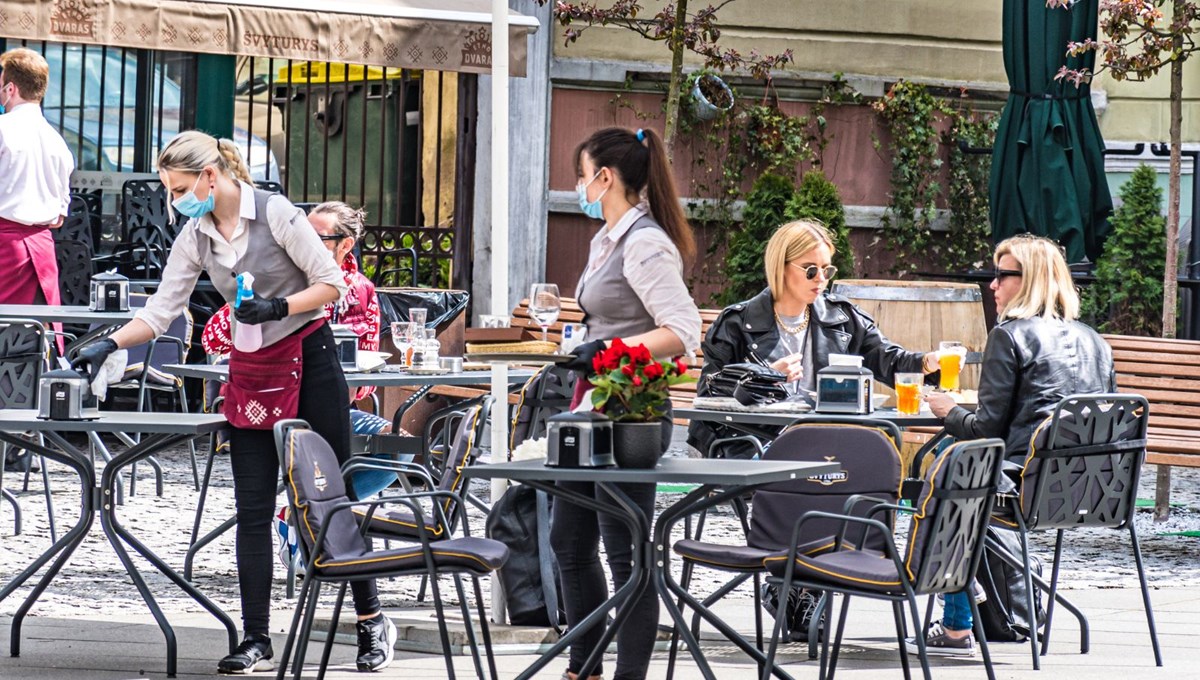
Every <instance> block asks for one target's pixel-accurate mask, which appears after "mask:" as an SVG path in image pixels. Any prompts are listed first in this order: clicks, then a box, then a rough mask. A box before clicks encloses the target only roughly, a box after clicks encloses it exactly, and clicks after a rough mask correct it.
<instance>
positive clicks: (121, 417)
mask: <svg viewBox="0 0 1200 680" xmlns="http://www.w3.org/2000/svg"><path fill="white" fill-rule="evenodd" d="M223 427H226V422H225V418H224V417H223V416H220V415H207V414H194V413H192V414H187V413H183V414H181V413H125V412H112V413H104V414H102V415H101V416H100V417H99V418H98V419H96V420H78V421H61V420H57V421H48V420H39V419H38V418H37V412H36V411H34V410H8V411H0V441H3V442H5V443H7V444H10V445H13V446H19V447H21V448H24V449H27V450H29V451H31V452H33V453H36V454H38V455H41V456H45V457H46V458H49V459H50V460H53V461H56V462H59V463H62V464H63V465H66V466H67V467H69V468H71V469H72V470H74V471H75V473H76V474H77V475H79V482H80V485H81V493H80V503H81V507H80V513H79V521H78V522H77V523H76V524H75V526H73V527H71V529H70V530H69V531H67V532H66V533H65V534H63V536H62V537H61V538H59V539H58V540H57V541H55V542H54V543H53V544H52V545H51V546H50V548H49V549H47V550H46V552H44V553H42V555H41V556H39V557H38V558H37V559H36V560H34V562H33V564H31V565H29V566H28V567H26V568H25V570H24V571H22V572H21V573H20V574H18V575H17V576H16V577H15V578H14V579H13V580H12V581H10V582H9V583H8V584H7V585H5V586H4V589H3V590H0V601H3V600H4V599H5V598H6V597H8V596H9V595H10V594H12V592H13V591H15V590H16V589H17V588H19V587H21V585H22V584H24V583H25V582H26V581H28V580H29V579H30V578H31V577H32V576H33V575H34V574H36V573H37V572H38V571H39V570H40V569H41V568H42V567H43V566H45V565H46V564H47V563H48V562H50V561H51V560H54V563H53V564H51V565H50V567H49V568H48V569H47V570H46V572H45V574H43V575H42V578H41V580H39V581H38V582H37V585H35V586H34V588H33V590H32V592H30V593H29V596H28V597H26V598H25V602H24V603H23V604H22V605H21V607H20V608H19V609H18V610H17V613H16V614H15V615H13V619H12V628H11V642H10V649H11V653H12V655H13V656H20V651H21V623H22V621H23V620H24V619H25V615H26V614H27V613H28V612H29V610H30V609H31V608H32V607H33V605H34V604H35V603H36V602H37V600H38V598H39V597H41V594H42V593H43V592H44V591H45V590H46V588H47V586H49V585H50V582H51V581H53V580H54V577H55V576H57V575H58V573H59V571H60V570H61V569H62V567H63V565H65V564H66V563H67V561H68V560H69V559H70V558H71V555H72V554H73V553H74V552H75V550H76V548H78V547H79V544H80V543H82V542H83V539H84V537H85V536H87V534H88V532H89V531H90V530H91V528H92V524H93V521H94V519H95V515H96V513H97V512H99V513H100V524H101V527H102V529H103V531H104V535H105V537H106V538H107V539H108V542H109V543H110V544H111V545H112V548H113V552H115V553H116V554H117V558H118V559H120V560H121V564H122V565H124V567H125V571H126V572H128V573H129V577H130V578H131V579H132V580H133V584H134V586H136V587H137V589H138V592H139V593H140V594H141V596H142V600H143V601H145V603H146V606H147V607H148V608H149V609H150V613H151V614H152V615H153V616H154V620H155V621H156V622H157V623H158V627H159V628H160V629H162V632H163V636H164V637H165V638H166V642H167V676H168V677H175V671H176V656H177V644H176V640H175V631H174V629H173V628H172V627H171V624H170V622H168V621H167V619H166V616H164V615H163V612H162V609H161V608H160V607H159V606H158V602H157V601H156V600H155V599H154V595H153V594H152V593H151V592H150V589H149V588H148V587H147V586H146V582H145V580H144V579H143V578H142V575H141V573H139V572H138V569H137V567H135V566H134V564H133V561H132V560H131V559H130V557H129V553H128V551H127V550H126V548H125V545H126V544H128V545H129V546H130V547H132V548H133V549H134V550H135V551H137V552H138V554H140V555H141V556H142V557H144V558H146V560H148V561H149V562H150V563H151V564H152V565H154V567H155V568H157V569H158V570H159V571H161V572H162V573H163V574H164V575H165V576H166V577H167V578H169V579H170V580H171V581H172V582H173V583H175V585H177V586H178V587H179V588H180V589H181V590H183V591H184V592H185V593H187V594H188V595H189V596H190V597H191V598H192V599H194V600H195V601H196V602H197V603H199V604H200V605H201V606H203V607H204V608H205V609H207V610H208V612H209V613H210V614H212V615H213V616H214V617H216V619H217V620H218V621H220V622H221V624H222V625H224V626H225V629H226V631H227V632H228V634H229V649H230V652H232V651H233V649H234V647H236V645H237V643H238V636H237V629H236V627H235V626H234V624H233V621H232V620H231V619H230V618H229V616H228V615H226V614H225V612H224V611H222V610H221V608H220V607H218V606H217V605H216V604H214V603H213V602H212V601H210V600H209V599H208V598H207V597H205V596H204V594H203V593H201V592H200V591H199V590H197V589H196V588H195V587H193V586H192V585H191V584H190V583H188V582H187V581H186V580H184V578H183V577H182V576H181V575H179V574H178V573H176V572H175V571H174V570H173V569H171V567H170V566H168V565H167V563H166V562H164V561H163V560H162V558H160V557H158V556H157V555H155V554H154V552H153V551H151V550H150V548H148V547H147V546H146V545H145V544H144V543H142V542H141V541H139V540H138V539H137V538H136V537H134V536H133V534H131V533H130V532H129V530H127V529H126V528H125V527H123V526H121V522H120V520H119V519H118V518H117V511H116V509H117V503H116V502H115V501H116V488H117V485H118V479H117V474H118V473H119V472H120V470H121V469H122V468H124V467H127V466H130V465H132V464H133V463H136V462H137V461H139V460H142V459H143V458H146V457H148V456H151V455H153V454H155V453H158V452H161V451H164V450H166V449H167V448H169V447H172V446H175V445H177V444H180V443H184V442H187V441H188V440H190V439H194V438H196V437H201V436H204V435H207V434H211V433H213V432H216V431H217V430H220V429H221V428H223ZM25 432H35V433H39V434H41V435H43V436H44V437H45V438H46V440H47V441H48V442H49V443H50V444H52V446H44V445H40V444H38V443H36V442H34V441H30V440H28V439H25V438H24V437H22V436H21V433H25ZM67 432H83V433H89V434H92V433H140V434H142V435H144V436H143V437H142V440H141V441H140V442H138V443H136V444H134V445H133V446H131V447H130V448H129V449H128V450H126V451H124V452H122V453H120V454H118V455H116V456H114V457H113V459H112V460H111V461H110V462H109V463H108V464H107V465H106V466H105V468H104V472H103V474H102V475H101V476H100V479H99V480H97V479H96V468H95V466H94V465H93V464H92V459H91V456H89V455H88V454H87V453H86V452H84V451H80V450H79V449H78V448H76V447H75V446H73V445H72V444H71V443H70V442H68V441H67V440H66V438H65V437H63V434H64V433H67Z"/></svg>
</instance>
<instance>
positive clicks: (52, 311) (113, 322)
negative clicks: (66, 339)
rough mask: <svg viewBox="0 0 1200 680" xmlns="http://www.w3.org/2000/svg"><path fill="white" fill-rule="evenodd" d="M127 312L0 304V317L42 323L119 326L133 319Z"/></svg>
mask: <svg viewBox="0 0 1200 680" xmlns="http://www.w3.org/2000/svg"><path fill="white" fill-rule="evenodd" d="M136 312H137V310H136V309H130V310H129V311H127V312H93V311H92V310H90V309H88V308H87V307H85V306H83V305H77V306H67V305H0V319H37V320H38V321H41V322H44V323H69V324H80V325H83V324H88V325H92V324H98V325H107V326H119V325H121V324H124V323H126V322H129V321H132V320H133V315H134V314H135V313H136Z"/></svg>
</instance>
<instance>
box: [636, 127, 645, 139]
mask: <svg viewBox="0 0 1200 680" xmlns="http://www.w3.org/2000/svg"><path fill="white" fill-rule="evenodd" d="M637 140H638V141H639V142H644V141H646V131H645V130H643V129H641V128H638V131H637Z"/></svg>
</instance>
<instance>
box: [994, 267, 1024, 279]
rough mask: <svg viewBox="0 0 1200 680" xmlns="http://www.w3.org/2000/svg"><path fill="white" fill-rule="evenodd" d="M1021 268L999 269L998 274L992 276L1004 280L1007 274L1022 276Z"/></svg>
mask: <svg viewBox="0 0 1200 680" xmlns="http://www.w3.org/2000/svg"><path fill="white" fill-rule="evenodd" d="M1020 275H1021V270H1020V269H997V270H996V275H995V276H994V277H992V278H993V279H995V280H996V281H1003V280H1004V277H1006V276H1020Z"/></svg>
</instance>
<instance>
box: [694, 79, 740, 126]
mask: <svg viewBox="0 0 1200 680" xmlns="http://www.w3.org/2000/svg"><path fill="white" fill-rule="evenodd" d="M732 108H733V90H731V89H729V86H728V85H726V84H725V81H724V80H721V78H720V77H718V76H715V75H713V74H711V73H702V74H700V75H699V76H698V77H697V78H696V82H695V83H694V84H693V85H692V115H693V116H695V117H696V120H712V119H714V118H716V117H717V116H719V115H721V114H722V113H725V112H726V111H728V110H730V109H732Z"/></svg>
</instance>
